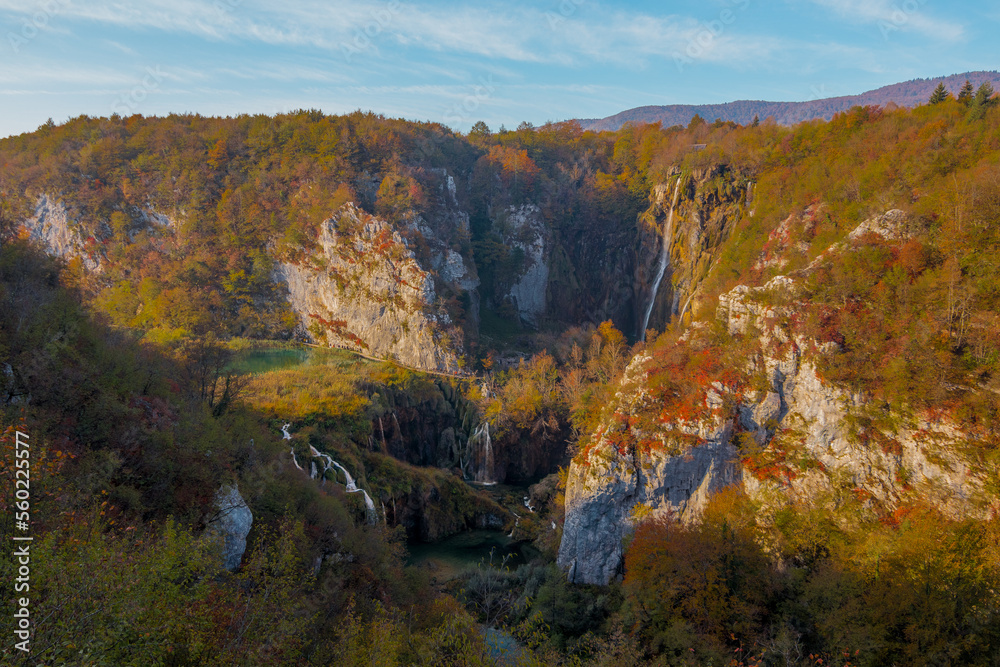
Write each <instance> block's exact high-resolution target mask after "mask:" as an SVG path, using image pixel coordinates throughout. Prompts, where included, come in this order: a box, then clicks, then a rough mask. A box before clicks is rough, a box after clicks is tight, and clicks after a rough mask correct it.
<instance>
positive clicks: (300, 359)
mask: <svg viewBox="0 0 1000 667" xmlns="http://www.w3.org/2000/svg"><path fill="white" fill-rule="evenodd" d="M312 356H313V355H312V350H308V349H280V348H265V349H260V350H246V351H244V352H238V353H237V354H236V357H235V359H233V363H232V366H233V368H234V369H235V370H237V371H239V372H241V373H252V374H254V375H257V374H259V373H269V372H271V371H280V370H285V369H286V368H294V367H295V366H300V365H302V364H306V363H309V362H310V358H311V357H312Z"/></svg>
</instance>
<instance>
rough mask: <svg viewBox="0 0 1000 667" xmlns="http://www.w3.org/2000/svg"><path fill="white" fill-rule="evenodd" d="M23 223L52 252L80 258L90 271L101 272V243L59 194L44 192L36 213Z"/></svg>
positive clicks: (37, 203)
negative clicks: (81, 223) (85, 227)
mask: <svg viewBox="0 0 1000 667" xmlns="http://www.w3.org/2000/svg"><path fill="white" fill-rule="evenodd" d="M21 225H22V226H23V227H24V229H26V230H27V232H28V235H29V237H30V238H31V239H32V240H34V241H37V242H38V243H40V244H41V245H42V246H43V247H44V248H45V250H46V252H48V253H49V254H50V255H55V256H56V257H62V258H64V259H73V258H79V259H80V261H81V262H83V265H84V266H85V267H86V268H87V269H88V270H90V271H93V272H95V273H97V272H100V271H101V251H100V249H99V242H98V241H97V239H94V238H92V237H90V236H84V233H83V231H82V227H81V226H80V224H79V223H78V222H77V221H76V220H74V219H73V218H72V217H71V216H70V213H69V211H68V210H67V208H66V206H65V204H63V203H62V202H61V201H59V200H58V199H56V198H55V197H53V196H51V195H47V194H43V195H40V196H39V197H38V201H37V202H36V203H35V214H34V215H33V216H32V217H30V218H28V219H27V220H24V221H23V222H22V223H21ZM88 241H89V243H88ZM88 246H89V247H88Z"/></svg>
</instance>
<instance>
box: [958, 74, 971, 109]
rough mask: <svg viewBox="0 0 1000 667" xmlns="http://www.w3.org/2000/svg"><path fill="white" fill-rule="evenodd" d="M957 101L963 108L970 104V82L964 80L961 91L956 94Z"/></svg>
mask: <svg viewBox="0 0 1000 667" xmlns="http://www.w3.org/2000/svg"><path fill="white" fill-rule="evenodd" d="M958 101H959V102H961V103H962V104H964V105H965V106H969V103H971V102H972V82H971V81H969V80H968V79H966V80H965V84H964V85H963V86H962V90H960V91H959V92H958Z"/></svg>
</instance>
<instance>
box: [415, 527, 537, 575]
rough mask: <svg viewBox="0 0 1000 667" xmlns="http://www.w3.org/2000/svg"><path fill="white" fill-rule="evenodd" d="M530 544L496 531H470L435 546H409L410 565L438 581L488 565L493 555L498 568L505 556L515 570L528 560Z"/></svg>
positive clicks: (510, 566)
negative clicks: (425, 570) (516, 540)
mask: <svg viewBox="0 0 1000 667" xmlns="http://www.w3.org/2000/svg"><path fill="white" fill-rule="evenodd" d="M529 548H530V547H529V546H528V545H525V544H523V543H520V542H515V541H514V540H512V539H511V538H509V537H507V535H506V534H505V533H501V532H497V531H494V530H470V531H466V532H464V533H459V534H458V535H453V536H451V537H449V538H446V539H444V540H441V541H440V542H435V543H433V544H413V545H410V547H409V551H410V558H409V560H408V562H407V564H409V565H412V566H415V567H420V568H423V569H427V570H428V571H429V572H430V573H431V575H432V576H433V577H434V578H436V579H438V580H439V581H447V580H449V579H454V578H455V577H456V576H458V575H459V574H461V572H462V571H463V570H465V569H466V568H470V567H476V566H477V565H479V564H480V563H486V564H489V562H490V552H491V551H492V552H493V564H494V565H496V566H499V565H500V563H501V561H502V559H503V557H504V556H509V558H508V560H507V567H509V568H510V569H512V570H513V569H514V568H516V567H517V566H518V565H522V564H524V563H525V562H527V561H528V559H529V558H530V554H527V553H525V551H526V549H529Z"/></svg>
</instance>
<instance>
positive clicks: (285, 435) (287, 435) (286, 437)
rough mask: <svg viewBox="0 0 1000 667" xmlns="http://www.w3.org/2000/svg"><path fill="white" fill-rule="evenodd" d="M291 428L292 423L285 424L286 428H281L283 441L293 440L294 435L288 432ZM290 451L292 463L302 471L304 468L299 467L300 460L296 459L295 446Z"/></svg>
mask: <svg viewBox="0 0 1000 667" xmlns="http://www.w3.org/2000/svg"><path fill="white" fill-rule="evenodd" d="M290 426H291V423H288V424H285V425H284V426H282V427H281V435H282V440H291V439H292V434H291V433H289V432H288V428H289V427H290ZM289 451H290V452H291V454H292V463H294V464H295V467H296V468H298V469H299V470H302V466H300V465H299V460H298V459H297V458H295V445H292V447H291V449H290V450H289Z"/></svg>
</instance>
